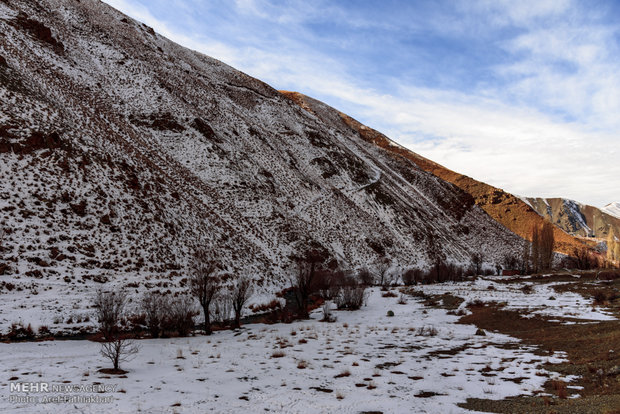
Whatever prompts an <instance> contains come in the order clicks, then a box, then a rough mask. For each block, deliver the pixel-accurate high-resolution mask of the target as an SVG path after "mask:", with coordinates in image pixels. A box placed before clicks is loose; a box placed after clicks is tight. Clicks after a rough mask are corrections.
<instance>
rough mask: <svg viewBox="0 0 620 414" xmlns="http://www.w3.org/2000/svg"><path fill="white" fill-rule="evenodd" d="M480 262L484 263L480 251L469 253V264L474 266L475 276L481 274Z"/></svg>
mask: <svg viewBox="0 0 620 414" xmlns="http://www.w3.org/2000/svg"><path fill="white" fill-rule="evenodd" d="M482 263H484V256H483V255H482V253H479V252H476V253H474V254H472V255H471V264H472V266H473V268H474V272H475V274H476V276H478V275H481V274H482Z"/></svg>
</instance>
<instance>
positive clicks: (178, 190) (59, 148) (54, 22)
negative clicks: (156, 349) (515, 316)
mask: <svg viewBox="0 0 620 414" xmlns="http://www.w3.org/2000/svg"><path fill="white" fill-rule="evenodd" d="M0 105H1V108H2V109H1V111H0V195H1V197H0V221H1V227H2V231H3V234H4V236H3V239H2V252H1V254H2V257H1V260H0V265H1V269H0V270H1V272H0V273H2V275H1V276H0V294H1V295H2V296H3V303H4V305H3V306H4V308H3V314H2V316H1V319H2V320H1V321H0V322H1V323H2V325H3V326H5V327H6V326H7V324H9V323H10V322H13V321H12V320H11V319H13V318H16V314H19V315H20V316H19V317H20V318H22V314H21V313H19V312H17V311H16V310H17V309H21V311H20V312H28V311H31V312H32V315H30V316H32V317H34V316H33V315H35V314H41V312H40V311H41V310H43V311H45V312H43V314H45V315H47V316H46V318H47V319H48V320H49V319H53V318H54V316H53V315H55V314H56V313H59V312H61V311H63V310H66V309H67V307H75V309H81V307H83V306H85V305H84V297H85V295H87V294H88V293H89V292H91V293H92V291H93V290H94V289H96V288H97V287H99V286H101V285H102V284H109V285H111V286H125V287H128V288H131V289H134V290H135V291H136V292H138V291H140V290H142V289H160V290H174V289H176V288H180V287H182V286H183V284H184V283H185V282H184V280H185V275H184V273H185V268H186V265H187V260H188V256H189V255H190V253H191V252H192V251H193V249H194V248H195V247H196V246H211V247H212V249H213V251H214V254H215V255H217V256H218V258H219V260H220V261H221V262H222V263H223V265H224V267H225V268H226V270H227V271H228V272H230V273H231V274H232V275H234V276H237V275H242V274H245V275H249V276H250V277H252V278H253V279H254V281H255V283H256V286H257V290H258V291H259V292H264V293H270V292H271V293H273V292H274V291H276V290H279V289H281V288H282V287H284V286H285V285H286V283H287V278H286V275H287V269H288V267H289V266H290V264H291V255H295V254H299V253H300V252H303V251H304V250H305V249H307V248H308V247H309V246H313V247H316V248H320V249H323V250H325V251H327V252H329V254H330V256H331V257H332V258H333V263H337V264H339V265H340V266H342V267H346V268H356V267H360V266H364V265H370V266H372V264H373V263H375V262H376V261H377V260H382V259H384V258H387V259H388V260H391V261H392V263H393V264H394V266H395V267H405V266H416V267H427V266H428V265H429V263H432V262H433V261H434V260H436V259H437V258H442V259H445V260H448V261H451V262H453V263H459V264H463V265H467V264H469V260H470V258H471V255H472V253H474V252H479V251H483V252H485V260H486V266H489V267H491V266H493V264H494V263H497V262H500V261H501V260H502V259H503V257H504V256H505V255H507V254H510V253H515V252H520V251H521V250H522V239H521V238H520V237H518V236H517V235H515V234H514V233H513V232H511V231H510V230H508V229H507V228H506V227H504V225H502V224H505V223H503V222H501V221H500V223H502V224H499V223H498V222H496V221H495V220H493V219H492V218H491V217H489V215H488V214H487V213H486V212H485V211H484V210H483V208H484V207H485V206H484V205H482V207H483V208H481V206H479V205H478V204H476V198H475V197H472V195H471V194H470V193H468V192H466V191H463V189H462V188H459V187H458V186H457V185H453V184H451V183H449V182H446V181H444V180H443V179H442V178H440V177H438V176H436V175H433V174H431V173H430V172H428V171H425V169H424V168H421V167H420V165H421V163H420V162H416V161H415V157H413V156H410V155H406V156H404V155H403V153H404V152H405V150H404V149H402V148H401V147H398V146H396V145H395V144H392V143H390V145H389V146H387V147H386V145H383V144H381V143H377V142H374V141H373V140H372V139H369V137H368V135H367V133H366V130H364V131H361V130H359V129H356V128H351V126H350V125H349V124H348V123H347V122H344V123H343V122H341V121H338V122H336V121H337V119H335V118H334V115H333V114H327V112H329V111H326V112H325V113H312V112H309V111H307V110H304V109H302V108H300V107H299V105H297V104H296V103H294V102H292V101H291V100H290V99H289V98H287V97H286V96H284V95H283V94H281V93H280V92H278V91H276V90H275V89H273V88H271V87H270V86H269V85H266V84H264V83H263V82H261V81H259V80H257V79H254V78H251V77H249V76H247V75H245V74H243V73H241V72H239V71H237V70H235V69H233V68H231V67H229V66H227V65H225V64H223V63H221V62H219V61H217V60H215V59H212V58H210V57H207V56H204V55H202V54H199V53H196V52H193V51H191V50H188V49H185V48H183V47H181V46H179V45H177V44H175V43H173V42H171V41H169V40H167V39H165V38H163V37H162V36H160V35H158V34H157V33H155V32H154V31H153V30H152V29H151V28H150V27H148V26H145V25H144V24H141V23H139V22H136V21H134V20H132V19H130V18H128V17H127V16H125V15H123V14H122V13H120V12H118V11H116V10H114V9H113V8H111V7H109V6H107V5H105V4H103V3H101V2H99V1H94V0H89V1H80V2H77V1H68V0H67V1H62V0H48V1H40V2H39V1H25V0H3V1H1V2H0ZM335 116H336V118H338V115H337V114H336V115H335ZM330 117H331V118H330ZM332 118H334V119H332ZM343 119H345V120H346V118H343ZM407 154H409V153H408V152H407ZM513 230H514V229H513ZM519 234H521V235H522V234H523V233H522V232H521V233H519ZM61 294H62V295H64V296H63V297H64V298H65V299H66V301H65V302H63V303H59V301H58V297H59V295H61ZM16 312H17V313H16ZM25 319H26V317H25V316H24V322H29V321H28V320H25Z"/></svg>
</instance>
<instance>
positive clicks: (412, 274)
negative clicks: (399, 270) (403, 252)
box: [402, 268, 424, 286]
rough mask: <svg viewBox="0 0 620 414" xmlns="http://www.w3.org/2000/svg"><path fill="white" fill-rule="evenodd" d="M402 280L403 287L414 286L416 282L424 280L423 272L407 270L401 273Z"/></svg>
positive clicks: (415, 269)
mask: <svg viewBox="0 0 620 414" xmlns="http://www.w3.org/2000/svg"><path fill="white" fill-rule="evenodd" d="M402 279H403V284H405V286H411V285H415V284H416V283H418V282H422V280H423V279H424V272H423V271H422V270H421V269H417V268H409V269H407V270H405V272H404V273H403V275H402Z"/></svg>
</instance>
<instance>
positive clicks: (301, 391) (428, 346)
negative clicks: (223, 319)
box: [0, 285, 571, 413]
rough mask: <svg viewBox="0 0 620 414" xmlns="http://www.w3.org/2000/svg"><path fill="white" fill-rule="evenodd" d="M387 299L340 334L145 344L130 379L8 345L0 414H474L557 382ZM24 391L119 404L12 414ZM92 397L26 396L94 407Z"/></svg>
mask: <svg viewBox="0 0 620 414" xmlns="http://www.w3.org/2000/svg"><path fill="white" fill-rule="evenodd" d="M443 286H448V285H443ZM380 293H381V292H380V291H379V290H377V289H373V290H372V291H371V294H370V296H369V298H368V303H367V306H364V307H363V308H362V309H361V310H359V311H355V312H347V311H341V312H337V311H335V312H334V313H335V314H336V316H337V317H338V320H337V322H335V323H325V322H319V321H318V320H319V319H320V317H321V311H315V313H314V314H313V315H312V319H311V320H308V321H303V322H296V323H293V324H276V325H262V324H255V325H248V326H245V327H243V328H242V330H241V331H238V332H233V331H221V332H216V333H215V334H214V335H212V336H210V337H206V336H198V337H192V338H172V339H157V340H141V341H138V343H139V345H140V347H141V350H140V352H139V354H138V355H137V356H136V358H135V359H133V360H132V361H129V362H126V363H124V364H122V365H121V368H124V369H126V370H127V371H129V372H128V373H127V375H126V378H118V377H116V376H108V375H104V374H101V373H99V372H98V369H99V368H102V367H103V368H105V367H109V366H110V365H109V362H108V361H106V360H104V359H103V357H102V356H100V355H99V345H98V344H97V343H93V342H89V341H49V342H38V343H35V342H31V343H13V344H0V360H1V362H0V371H1V374H0V389H1V390H2V399H0V411H3V412H8V411H10V412H87V413H88V412H127V413H129V412H148V413H158V412H189V413H194V412H218V413H222V412H223V413H233V412H234V413H237V412H252V413H259V412H286V413H296V412H299V413H316V412H344V413H347V412H352V413H357V412H361V411H373V410H374V411H381V412H385V413H410V412H420V413H424V412H428V413H437V412H442V413H456V412H464V411H465V410H464V409H461V408H459V407H458V406H457V405H456V404H457V403H459V402H464V401H465V400H466V399H467V398H470V397H473V398H490V399H501V398H504V397H507V396H511V395H520V394H531V393H533V392H535V391H537V390H540V389H541V388H542V386H543V384H544V382H545V381H547V380H548V379H549V377H551V378H553V377H555V376H557V374H555V373H551V372H546V371H545V370H544V369H543V368H542V366H541V365H542V364H544V363H547V362H550V363H558V362H561V361H562V358H563V357H564V355H563V354H561V353H556V354H554V355H549V356H544V357H541V356H539V355H540V354H539V355H538V356H537V355H535V354H534V351H535V348H533V347H530V346H526V345H518V346H517V349H504V347H503V345H505V344H515V343H518V341H517V340H516V339H514V338H511V337H508V336H506V335H501V334H495V333H492V332H487V335H486V336H477V335H475V332H476V327H475V326H472V325H462V324H457V323H456V321H457V320H458V317H456V316H452V315H448V314H447V313H446V311H445V310H442V309H434V308H425V307H424V305H423V304H422V303H421V302H419V301H418V300H416V299H414V298H411V297H409V298H408V301H407V303H406V304H398V303H397V298H384V297H382V296H381V294H380ZM556 296H558V297H560V296H561V295H556ZM532 297H533V296H532ZM389 310H392V311H393V312H394V316H393V317H388V316H387V313H388V311H389ZM432 328H434V329H436V333H434V332H433V329H432ZM422 331H424V332H422ZM512 348H514V347H512ZM277 352H281V353H280V354H278V353H277ZM347 373H348V374H349V375H347ZM564 379H565V380H567V381H570V380H571V378H564ZM18 382H45V383H48V384H49V386H50V387H51V386H52V385H55V386H58V385H63V384H64V385H74V386H75V385H92V384H100V385H103V386H106V385H107V386H109V387H110V388H111V389H113V390H108V391H106V392H103V393H98V394H95V395H98V396H100V397H112V399H111V400H112V401H110V402H105V403H101V404H84V403H48V404H43V403H38V404H36V403H14V402H11V401H10V400H9V398H10V397H13V398H15V397H16V396H25V395H26V394H24V393H18V392H15V391H13V392H11V388H10V387H11V384H15V383H18ZM88 391H89V390H86V391H84V392H76V393H72V394H70V393H66V392H59V393H31V394H29V395H30V396H31V397H36V398H39V399H40V400H42V399H43V398H44V397H48V396H50V395H55V394H62V395H66V394H69V395H80V396H84V395H86V396H88V395H93V394H92V393H91V392H88Z"/></svg>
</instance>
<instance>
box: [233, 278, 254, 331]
mask: <svg viewBox="0 0 620 414" xmlns="http://www.w3.org/2000/svg"><path fill="white" fill-rule="evenodd" d="M250 296H252V281H251V280H250V278H248V277H245V276H243V277H241V278H239V280H237V284H236V285H235V287H234V288H233V291H232V294H231V301H232V302H231V303H232V308H233V311H234V312H235V319H234V323H233V328H240V327H241V312H242V311H243V307H244V306H245V304H246V303H247V301H248V299H250Z"/></svg>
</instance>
